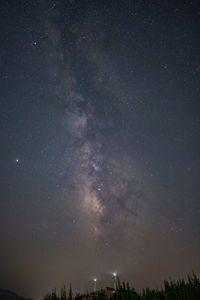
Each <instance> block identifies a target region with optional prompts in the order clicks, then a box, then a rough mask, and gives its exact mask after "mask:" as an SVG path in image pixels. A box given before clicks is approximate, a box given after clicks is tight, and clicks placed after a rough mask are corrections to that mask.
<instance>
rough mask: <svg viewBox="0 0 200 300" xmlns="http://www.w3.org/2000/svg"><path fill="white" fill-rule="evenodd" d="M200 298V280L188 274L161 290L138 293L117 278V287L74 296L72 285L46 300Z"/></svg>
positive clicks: (48, 296)
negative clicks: (67, 290)
mask: <svg viewBox="0 0 200 300" xmlns="http://www.w3.org/2000/svg"><path fill="white" fill-rule="evenodd" d="M72 299H75V300H107V299H112V300H151V299H160V300H200V280H199V278H198V277H197V276H196V275H194V274H193V275H192V276H188V278H187V280H183V279H182V280H178V281H167V280H166V281H164V284H163V287H162V288H161V289H159V290H153V289H150V288H146V289H143V291H142V292H141V293H137V292H136V291H135V289H134V288H133V287H130V285H129V283H128V282H127V283H124V282H123V283H122V284H121V283H120V280H119V278H117V280H116V289H115V290H114V289H113V288H106V289H105V290H104V289H102V290H100V291H97V292H93V293H90V294H85V295H81V294H76V295H75V296H74V297H73V293H72V289H71V286H70V288H69V292H68V293H67V292H66V290H65V288H62V289H61V292H60V294H59V295H58V294H57V293H56V290H54V291H52V293H50V294H47V295H46V296H45V297H44V300H72Z"/></svg>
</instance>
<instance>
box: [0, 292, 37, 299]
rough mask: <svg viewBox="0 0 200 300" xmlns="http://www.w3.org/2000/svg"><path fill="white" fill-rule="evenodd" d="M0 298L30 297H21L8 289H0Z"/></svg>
mask: <svg viewBox="0 0 200 300" xmlns="http://www.w3.org/2000/svg"><path fill="white" fill-rule="evenodd" d="M0 300H32V299H28V298H23V297H20V296H18V295H17V294H15V293H13V292H11V291H9V290H4V289H0Z"/></svg>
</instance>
